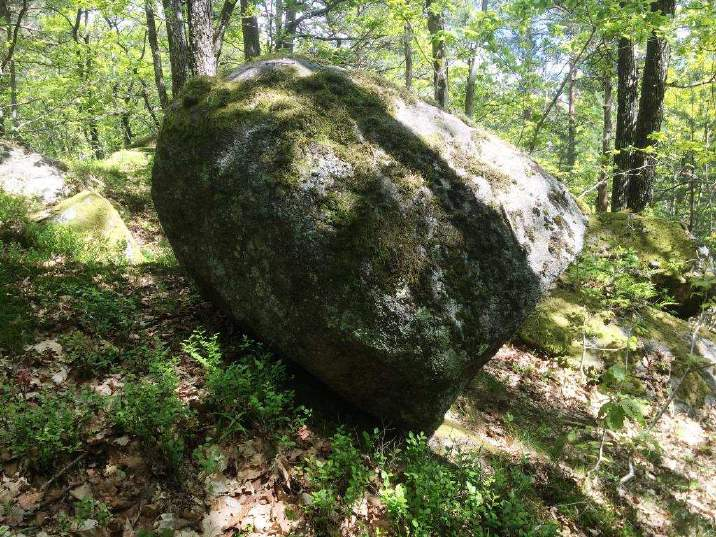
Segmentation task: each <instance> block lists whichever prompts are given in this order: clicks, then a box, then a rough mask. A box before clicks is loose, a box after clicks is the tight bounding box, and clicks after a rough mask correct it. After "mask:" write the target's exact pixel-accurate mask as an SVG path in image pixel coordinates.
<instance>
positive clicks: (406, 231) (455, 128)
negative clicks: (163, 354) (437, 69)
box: [152, 58, 584, 429]
mask: <svg viewBox="0 0 716 537" xmlns="http://www.w3.org/2000/svg"><path fill="white" fill-rule="evenodd" d="M152 193H153V198H154V201H155V205H156V207H157V211H158V213H159V216H160V219H161V221H162V225H163V227H164V229H165V231H166V234H167V237H168V238H169V240H170V242H171V244H172V246H173V248H174V250H175V253H176V255H177V258H178V259H179V260H180V261H181V262H182V263H183V265H184V266H185V267H186V269H187V270H188V271H189V273H190V274H191V275H192V276H193V277H194V278H195V280H196V281H197V282H198V284H199V286H200V287H201V288H202V289H203V290H204V291H205V292H206V294H207V295H209V296H210V297H211V298H212V299H213V300H214V301H215V302H216V303H217V304H218V305H220V306H221V307H223V308H224V309H225V310H226V311H227V312H229V313H230V314H231V315H232V316H233V317H234V318H235V319H236V320H237V321H239V322H240V323H242V324H243V325H244V326H245V327H246V328H247V329H249V330H251V331H252V332H253V333H255V334H257V335H259V336H260V337H261V338H262V339H263V340H265V341H266V342H267V343H268V344H269V345H271V346H273V347H274V348H275V349H277V350H279V351H281V352H282V353H283V354H285V355H287V356H289V357H291V358H294V359H295V360H297V361H298V362H299V363H301V364H302V365H303V366H304V367H305V368H306V369H308V370H309V371H310V372H312V373H313V374H315V375H316V376H318V377H319V378H320V379H322V380H323V381H324V382H325V383H327V384H328V385H329V386H330V387H331V388H333V389H334V390H335V391H337V392H338V393H340V394H341V395H343V396H344V397H346V398H347V399H349V400H351V401H352V402H354V403H355V404H357V405H358V406H360V407H362V408H363V409H365V410H368V411H370V412H372V413H374V414H376V415H379V416H383V417H387V418H391V419H394V420H396V421H400V422H404V423H407V424H409V425H411V426H414V427H421V428H424V429H431V428H433V427H435V426H436V425H437V424H438V423H439V421H440V419H441V417H442V414H443V413H444V411H445V410H446V409H447V408H448V407H449V405H450V403H451V402H452V400H453V399H454V397H455V396H456V394H457V393H458V392H459V390H460V389H461V387H462V386H463V385H464V384H465V383H466V382H467V381H469V380H470V378H471V376H472V375H474V373H475V372H476V371H477V370H478V369H479V367H481V366H482V365H483V364H484V363H485V362H486V361H487V360H488V359H489V358H490V357H491V356H492V355H493V354H494V352H495V351H496V349H497V348H498V347H499V346H500V345H501V344H502V343H503V342H504V341H505V340H507V339H508V338H509V337H510V336H511V335H512V334H513V333H514V332H515V330H516V329H517V328H518V327H519V325H520V323H521V322H522V321H523V320H524V318H525V316H526V315H527V314H528V313H529V311H531V309H532V308H533V307H534V305H535V303H536V301H537V300H538V298H539V297H540V295H541V294H542V292H543V291H544V290H545V289H547V288H548V287H549V286H550V284H551V283H552V282H553V281H554V279H555V278H556V277H557V276H558V275H559V274H560V272H561V271H562V270H564V268H565V267H566V266H567V265H568V264H569V263H570V261H571V260H572V259H573V258H574V256H575V255H576V254H577V252H578V251H579V250H580V248H581V245H582V235H583V228H584V221H583V217H582V215H581V213H580V211H579V210H578V208H577V206H576V204H575V203H574V200H573V199H572V198H571V197H570V196H569V194H568V193H567V192H566V189H565V188H564V186H563V185H561V184H560V183H559V182H558V181H556V180H555V179H554V178H552V177H550V176H549V175H547V174H546V173H545V172H544V171H543V170H541V169H540V168H539V167H538V166H537V165H536V164H535V163H534V162H533V161H531V160H530V159H529V158H528V157H526V156H525V155H523V154H521V153H520V152H519V151H517V150H516V149H515V148H513V147H511V146H510V145H508V144H506V143H505V142H502V141H501V140H499V139H497V138H496V137H495V136H493V135H491V134H489V133H486V132H483V131H479V130H477V129H474V128H472V127H469V126H468V125H466V124H465V123H463V122H462V121H461V120H459V119H458V118H456V117H455V116H452V115H450V114H447V113H445V112H443V111H441V110H439V109H437V108H435V107H433V106H430V105H428V104H426V103H424V102H422V101H419V100H417V99H415V98H414V97H412V96H409V95H406V94H405V92H404V91H402V90H399V89H397V88H394V87H393V86H391V85H390V84H389V83H387V82H385V81H383V80H381V79H378V78H376V77H373V76H370V75H367V74H364V73H356V72H348V71H344V70H341V69H338V68H334V67H326V66H320V65H317V64H315V63H312V62H308V61H305V60H297V59H290V58H283V59H273V60H263V61H259V62H255V63H251V64H247V65H245V66H243V67H241V68H240V69H239V70H237V71H235V72H234V73H232V74H231V75H229V76H228V77H226V78H223V79H208V78H198V79H195V80H193V81H191V82H189V83H188V84H187V87H186V88H185V90H184V91H183V93H182V95H181V96H180V97H179V98H178V99H177V100H176V101H175V103H174V105H173V106H172V108H171V110H169V111H168V113H167V116H166V118H165V122H164V125H163V127H162V129H161V133H160V136H159V139H158V142H157V152H156V156H155V164H154V170H153V185H152Z"/></svg>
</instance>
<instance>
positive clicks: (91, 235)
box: [36, 190, 142, 263]
mask: <svg viewBox="0 0 716 537" xmlns="http://www.w3.org/2000/svg"><path fill="white" fill-rule="evenodd" d="M36 219H37V220H39V221H42V222H50V223H53V224H60V225H63V226H67V227H68V228H70V229H71V230H72V231H74V232H75V233H76V234H77V235H79V236H80V237H82V238H83V239H84V240H86V241H88V242H90V243H93V244H95V245H97V244H102V245H106V246H107V247H108V248H110V249H113V250H117V252H118V253H119V254H120V255H122V256H123V257H124V258H125V259H126V260H127V261H128V262H130V263H139V262H141V261H142V254H141V250H140V247H139V244H138V243H137V241H136V240H135V239H134V237H133V236H132V233H131V232H130V231H129V229H127V226H126V224H125V223H124V220H122V217H121V216H120V215H119V213H118V212H117V209H115V208H114V207H113V206H112V204H111V203H110V202H109V200H107V199H106V198H104V197H102V196H100V195H99V194H97V193H96V192H91V191H89V190H83V191H82V192H80V193H79V194H75V195H74V196H72V197H70V198H67V199H66V200H63V201H61V202H60V203H58V204H57V205H55V206H53V207H52V208H51V209H49V210H48V211H46V212H43V213H41V214H39V215H37V217H36Z"/></svg>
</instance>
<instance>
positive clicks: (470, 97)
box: [465, 45, 477, 117]
mask: <svg viewBox="0 0 716 537" xmlns="http://www.w3.org/2000/svg"><path fill="white" fill-rule="evenodd" d="M467 66H468V72H467V84H466V87H465V115H466V116H467V117H472V116H473V114H474V113H475V81H476V80H477V45H475V46H474V50H473V53H472V54H471V55H470V58H469V59H468V60H467Z"/></svg>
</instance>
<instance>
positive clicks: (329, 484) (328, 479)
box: [306, 430, 373, 528]
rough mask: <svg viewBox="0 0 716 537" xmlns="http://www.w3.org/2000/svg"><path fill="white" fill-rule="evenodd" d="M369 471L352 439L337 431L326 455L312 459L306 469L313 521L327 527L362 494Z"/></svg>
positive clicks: (344, 513) (370, 472) (370, 473)
mask: <svg viewBox="0 0 716 537" xmlns="http://www.w3.org/2000/svg"><path fill="white" fill-rule="evenodd" d="M368 441H370V440H368ZM366 447H367V446H366ZM372 474H373V472H372V471H371V469H370V467H369V466H368V465H367V464H366V462H365V458H364V456H363V454H362V453H361V450H360V449H359V448H358V446H356V444H355V443H354V442H353V438H352V437H351V436H350V435H348V434H346V433H345V432H344V431H340V430H339V431H338V432H337V433H336V434H334V435H333V437H332V438H331V453H330V455H329V456H328V458H327V459H325V460H321V459H318V458H313V459H311V460H310V461H309V463H308V465H307V468H306V478H307V481H308V484H309V486H310V487H311V489H312V490H313V492H312V493H311V505H310V506H309V511H310V514H311V515H312V519H313V522H314V524H315V525H316V526H318V527H319V528H323V527H330V526H331V524H335V523H336V522H337V521H338V520H339V518H340V517H341V516H345V515H346V514H347V513H348V512H349V511H350V509H351V508H352V507H353V505H354V504H355V503H356V501H358V500H359V499H360V498H361V497H362V496H363V494H364V492H365V490H366V487H367V486H368V484H369V483H370V477H371V475H372Z"/></svg>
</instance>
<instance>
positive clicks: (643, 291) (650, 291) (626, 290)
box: [567, 247, 658, 313]
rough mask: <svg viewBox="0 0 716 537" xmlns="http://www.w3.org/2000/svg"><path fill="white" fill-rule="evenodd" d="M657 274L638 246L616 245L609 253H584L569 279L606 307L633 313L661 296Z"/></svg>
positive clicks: (568, 276) (586, 294)
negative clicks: (654, 277) (635, 248)
mask: <svg viewBox="0 0 716 537" xmlns="http://www.w3.org/2000/svg"><path fill="white" fill-rule="evenodd" d="M653 275H654V269H650V268H649V267H647V266H646V264H645V263H644V262H643V261H642V260H641V259H640V258H639V255H638V253H637V252H636V251H635V250H633V249H624V248H621V247H616V248H614V249H613V250H612V251H611V252H610V253H609V254H608V255H606V256H605V255H594V254H592V253H587V254H586V255H583V256H581V257H580V259H579V262H578V263H576V264H574V265H572V266H571V267H570V268H569V270H568V271H567V281H568V282H569V283H570V284H572V285H573V286H575V287H578V288H579V289H580V291H581V292H582V293H584V295H585V296H586V297H588V298H589V299H591V300H593V301H595V302H596V303H598V304H601V305H602V306H604V307H607V308H613V309H615V310H617V311H619V312H622V313H633V312H634V311H636V310H638V309H639V308H642V307H643V306H644V305H646V304H648V303H651V302H653V301H654V300H655V299H656V298H657V297H658V293H657V290H656V288H655V286H654V283H653V282H652V276H653Z"/></svg>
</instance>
